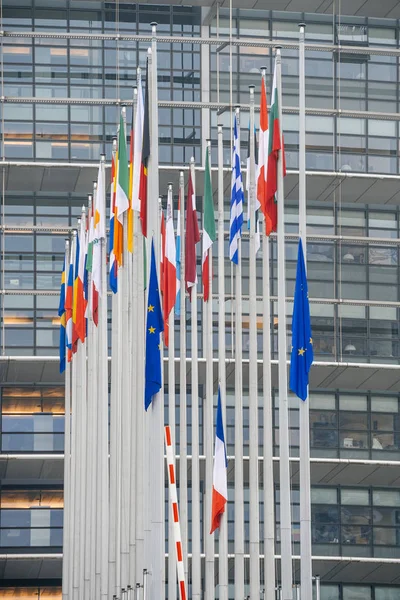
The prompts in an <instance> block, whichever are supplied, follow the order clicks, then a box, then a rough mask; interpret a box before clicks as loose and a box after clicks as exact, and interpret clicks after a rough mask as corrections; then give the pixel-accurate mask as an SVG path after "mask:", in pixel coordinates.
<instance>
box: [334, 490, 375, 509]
mask: <svg viewBox="0 0 400 600" xmlns="http://www.w3.org/2000/svg"><path fill="white" fill-rule="evenodd" d="M340 494H341V501H342V504H354V505H356V506H368V504H369V492H368V490H357V489H352V488H347V489H346V488H343V489H341V490H340Z"/></svg>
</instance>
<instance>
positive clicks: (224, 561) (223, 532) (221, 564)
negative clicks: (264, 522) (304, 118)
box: [210, 125, 228, 600]
mask: <svg viewBox="0 0 400 600" xmlns="http://www.w3.org/2000/svg"><path fill="white" fill-rule="evenodd" d="M223 166H224V147H223V131H222V126H221V125H218V376H219V386H220V390H221V397H222V421H223V424H224V431H226V365H225V358H226V357H225V335H226V331H225V252H224V239H225V234H224V171H223ZM210 298H211V294H210ZM218 555H219V558H218V568H219V598H220V600H228V505H227V507H226V512H225V515H224V516H223V518H222V519H221V521H220V528H219V549H218Z"/></svg>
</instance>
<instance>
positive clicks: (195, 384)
mask: <svg viewBox="0 0 400 600" xmlns="http://www.w3.org/2000/svg"><path fill="white" fill-rule="evenodd" d="M190 176H191V178H192V186H193V195H194V196H196V167H195V162H194V158H193V157H192V158H191V159H190ZM191 201H192V199H191V198H188V202H191ZM186 214H187V211H186ZM195 253H196V250H195ZM190 310H191V327H192V332H191V333H192V339H191V346H192V347H191V350H192V502H193V500H194V498H195V499H196V500H195V503H196V506H194V507H193V508H194V509H195V513H196V515H198V517H199V521H198V523H199V525H198V526H197V524H196V526H195V532H196V537H197V536H199V541H198V542H197V540H196V543H195V549H196V554H197V552H198V551H200V499H199V497H198V494H200V458H199V391H198V390H199V371H198V369H199V365H198V332H197V255H196V277H195V281H194V285H193V287H192V288H191V304H190ZM193 419H194V421H193ZM181 427H182V424H181ZM195 429H197V431H196V432H195ZM185 431H186V432H187V424H186V420H185ZM193 435H194V439H193ZM185 436H187V433H185ZM186 444H187V440H186ZM186 448H187V446H186ZM193 451H194V455H193ZM195 463H197V464H195ZM186 464H187V463H186ZM193 467H194V473H193ZM193 475H194V477H193ZM181 488H184V490H185V491H184V493H183V496H182V499H183V500H184V502H185V525H186V531H185V534H184V535H182V542H183V556H184V559H183V560H184V565H185V577H186V581H188V559H187V555H188V537H189V536H188V527H189V525H188V499H187V467H185V473H184V479H183V480H181ZM197 490H198V492H197ZM181 494H182V491H181ZM192 523H194V517H193V516H192ZM195 559H196V560H197V556H196V557H195ZM192 560H193V558H192ZM206 560H207V558H206ZM199 561H200V556H199V559H198V563H199ZM200 564H201V563H200ZM193 571H194V567H193V563H192V573H193ZM193 574H194V573H193ZM199 575H200V576H201V570H200V573H199V574H197V573H196V576H195V579H198V578H199ZM206 580H207V575H206ZM198 583H199V582H198V581H196V588H198ZM206 585H207V583H206ZM200 587H201V582H200Z"/></svg>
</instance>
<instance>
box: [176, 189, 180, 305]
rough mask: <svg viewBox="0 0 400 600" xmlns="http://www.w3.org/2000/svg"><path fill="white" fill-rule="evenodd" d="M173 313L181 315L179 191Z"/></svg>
mask: <svg viewBox="0 0 400 600" xmlns="http://www.w3.org/2000/svg"><path fill="white" fill-rule="evenodd" d="M175 314H176V316H177V317H180V315H181V191H180V189H179V196H178V216H177V219H176V301H175Z"/></svg>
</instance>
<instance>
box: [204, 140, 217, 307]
mask: <svg viewBox="0 0 400 600" xmlns="http://www.w3.org/2000/svg"><path fill="white" fill-rule="evenodd" d="M215 239H216V233H215V218H214V205H213V196H212V187H211V171H210V157H209V154H208V148H207V149H206V166H205V173H204V223H203V258H202V274H201V277H202V281H203V299H204V302H207V300H208V298H209V294H210V280H211V277H212V275H211V274H210V271H211V265H210V252H209V250H210V248H211V246H212V244H213V242H215Z"/></svg>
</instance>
